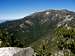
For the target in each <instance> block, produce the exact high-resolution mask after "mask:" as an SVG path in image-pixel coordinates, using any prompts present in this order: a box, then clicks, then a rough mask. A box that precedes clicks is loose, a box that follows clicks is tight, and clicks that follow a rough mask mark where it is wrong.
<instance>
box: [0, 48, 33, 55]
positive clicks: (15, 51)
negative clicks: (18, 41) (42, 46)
mask: <svg viewBox="0 0 75 56" xmlns="http://www.w3.org/2000/svg"><path fill="white" fill-rule="evenodd" d="M33 54H34V50H33V49H32V48H31V47H27V48H17V47H3V48H0V56H32V55H33Z"/></svg>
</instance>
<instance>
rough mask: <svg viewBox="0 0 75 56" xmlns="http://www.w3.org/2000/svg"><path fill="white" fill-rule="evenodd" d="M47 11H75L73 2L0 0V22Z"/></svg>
mask: <svg viewBox="0 0 75 56" xmlns="http://www.w3.org/2000/svg"><path fill="white" fill-rule="evenodd" d="M47 9H68V10H73V11H75V0H0V20H2V19H3V20H5V19H18V18H22V17H24V16H26V15H29V14H31V13H33V12H37V11H42V10H47Z"/></svg>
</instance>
